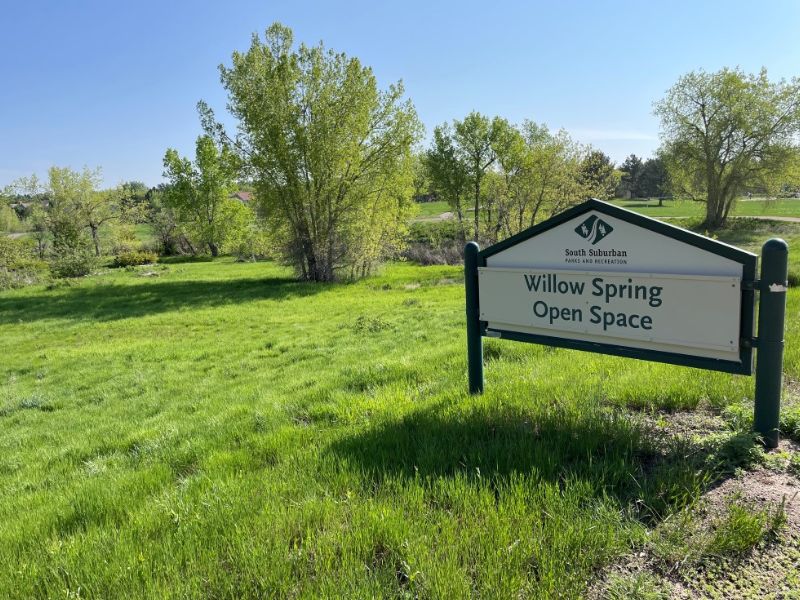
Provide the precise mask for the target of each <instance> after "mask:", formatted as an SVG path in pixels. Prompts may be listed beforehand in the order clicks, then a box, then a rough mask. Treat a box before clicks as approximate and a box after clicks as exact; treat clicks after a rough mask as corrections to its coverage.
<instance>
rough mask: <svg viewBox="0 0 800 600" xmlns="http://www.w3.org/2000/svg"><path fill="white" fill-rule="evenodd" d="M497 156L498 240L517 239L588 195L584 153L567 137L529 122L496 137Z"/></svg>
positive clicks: (562, 132)
mask: <svg viewBox="0 0 800 600" xmlns="http://www.w3.org/2000/svg"><path fill="white" fill-rule="evenodd" d="M496 152H497V156H498V159H497V162H498V165H499V172H500V174H501V175H502V179H501V180H500V181H501V182H502V184H501V185H499V186H497V187H496V189H495V190H493V191H492V192H493V194H494V195H495V198H496V200H495V201H496V203H497V206H498V224H497V225H498V228H497V232H498V235H499V233H500V232H501V231H502V232H503V233H505V235H507V236H511V235H514V234H515V233H518V232H520V231H522V230H523V229H525V228H526V227H532V226H533V225H535V224H536V223H537V222H539V221H541V220H543V219H546V218H548V217H550V216H552V215H553V214H555V213H557V212H559V211H561V210H563V209H565V208H567V207H568V206H570V205H572V204H575V203H577V202H580V201H581V200H583V199H584V198H586V196H587V195H589V194H588V188H587V187H586V186H585V185H584V184H583V183H582V177H581V165H582V162H581V156H582V152H583V151H582V149H581V147H580V146H579V145H578V144H576V143H575V142H573V141H572V140H571V139H570V137H569V136H568V135H567V134H566V132H564V131H559V132H557V133H555V134H553V133H551V132H550V131H549V130H548V129H547V127H546V126H544V125H538V124H537V123H534V122H532V121H525V122H524V123H523V125H522V127H521V129H518V130H517V129H516V128H514V131H508V132H506V133H504V134H502V135H499V136H498V137H497V141H496ZM495 181H497V179H495Z"/></svg>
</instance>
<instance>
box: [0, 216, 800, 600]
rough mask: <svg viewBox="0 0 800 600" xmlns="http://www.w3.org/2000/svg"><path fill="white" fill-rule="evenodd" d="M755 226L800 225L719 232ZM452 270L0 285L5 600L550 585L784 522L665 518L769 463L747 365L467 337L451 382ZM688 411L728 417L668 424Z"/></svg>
mask: <svg viewBox="0 0 800 600" xmlns="http://www.w3.org/2000/svg"><path fill="white" fill-rule="evenodd" d="M776 233H777V234H779V235H782V236H783V237H785V238H786V239H788V240H789V241H790V243H792V244H793V245H794V246H795V247H798V245H800V228H798V227H796V226H792V225H789V224H783V225H780V226H768V225H767V224H764V223H742V224H741V225H737V227H736V228H735V229H734V230H732V231H730V232H727V233H726V236H727V239H730V240H732V241H734V242H735V243H737V244H741V245H745V246H747V247H751V248H754V247H758V246H760V244H761V243H762V242H763V241H764V239H766V238H767V237H769V236H770V235H773V234H776ZM792 269H793V271H794V272H798V271H800V262H798V256H797V254H794V255H793V256H792ZM461 277H462V274H461V269H460V268H457V267H424V268H423V267H417V266H413V265H410V264H400V263H397V264H392V265H388V266H387V267H386V268H385V270H384V271H383V273H381V274H380V275H378V276H376V277H373V278H370V279H367V280H364V281H361V282H359V283H354V284H331V285H312V284H306V283H299V282H296V281H294V280H293V279H291V277H290V273H289V272H288V271H287V270H286V269H284V268H282V267H279V266H277V265H275V264H272V263H257V264H237V263H234V262H232V261H231V260H230V259H220V260H215V261H213V262H202V263H184V264H166V265H160V266H156V267H143V268H139V269H135V270H128V271H126V270H116V271H110V270H109V271H105V272H102V273H100V274H98V275H96V276H93V277H90V278H86V279H83V280H80V281H78V282H76V283H74V284H72V285H66V284H64V285H56V286H51V288H50V289H47V288H44V287H33V288H27V289H22V290H16V291H13V292H3V293H0V352H2V355H3V357H4V360H3V362H2V365H0V382H2V386H0V430H2V433H3V434H2V436H0V523H2V527H0V597H2V598H31V597H70V598H77V597H91V598H101V597H102V598H132V597H158V598H161V597H205V598H241V597H276V598H295V597H303V598H320V597H346V598H367V597H432V598H462V597H468V596H473V597H483V598H508V597H530V598H546V597H569V598H572V597H579V596H581V595H583V594H585V593H587V589H590V588H591V586H592V582H593V581H595V580H597V578H598V577H600V576H601V574H602V573H603V571H604V569H606V568H608V567H609V566H610V565H613V564H615V563H616V562H617V561H620V560H621V559H622V558H623V557H624V556H626V555H628V554H629V553H631V552H638V551H639V550H640V549H642V548H650V547H652V548H653V549H654V550H653V551H654V552H656V551H658V553H656V554H655V555H657V556H664V557H666V558H664V560H670V561H672V560H679V561H680V562H681V564H688V563H687V560H686V559H685V558H682V557H683V554H682V552H689V551H690V550H691V552H695V553H696V554H697V555H698V556H703V557H707V558H708V557H711V558H708V560H712V559H713V560H716V558H714V557H717V556H723V557H724V556H729V555H735V554H736V553H737V552H740V551H743V550H744V551H746V550H748V549H749V548H751V547H753V546H755V545H757V544H759V543H764V540H765V539H767V536H769V535H772V534H774V532H775V531H777V530H778V529H779V525H780V523H777V521H778V517H777V516H776V515H777V513H771V512H770V513H766V512H764V513H760V512H758V511H754V510H749V509H748V508H747V507H746V506H741V505H739V504H736V503H734V504H731V505H730V506H727V505H726V506H727V508H726V509H725V510H726V511H727V512H725V511H723V512H724V515H726V516H724V519H723V518H722V517H720V519H722V520H721V521H714V523H715V524H714V530H713V531H714V532H715V533H714V536H712V537H709V538H708V543H707V544H706V545H703V546H702V548H701V550H696V542H695V541H693V540H696V539H704V540H705V539H706V538H701V536H696V535H694V532H695V530H694V529H692V527H693V526H692V525H691V523H689V521H686V520H685V519H688V517H687V516H686V515H691V514H695V513H693V512H687V511H692V510H693V509H694V507H696V506H697V503H698V502H699V500H700V498H701V497H702V496H703V494H704V493H705V492H706V490H708V489H710V487H711V486H712V484H718V483H720V482H723V481H726V480H727V479H729V478H730V477H731V476H732V475H734V474H735V472H736V470H737V469H741V468H750V467H752V466H753V465H754V464H763V463H764V461H765V460H767V458H765V457H764V455H763V454H762V453H761V452H759V451H758V450H757V448H755V447H754V446H753V445H752V444H751V438H750V436H749V435H748V434H747V433H746V432H747V430H748V428H749V423H748V420H747V419H748V416H749V415H750V412H751V410H752V404H751V403H752V393H753V381H752V379H751V378H745V377H736V376H730V375H725V374H719V373H712V372H706V371H698V370H691V369H685V368H679V367H672V366H667V365H660V364H651V363H642V362H638V361H633V360H625V359H618V358H613V357H604V356H600V355H593V354H584V353H578V352H572V351H562V350H554V349H550V348H546V347H540V346H533V345H522V344H514V343H513V342H505V341H496V340H487V344H486V360H487V366H486V374H487V393H486V394H485V395H484V396H482V397H470V396H468V395H467V394H466V391H465V388H466V364H465V349H464V344H465V336H464V316H463V313H464V305H463V288H462V280H461ZM799 309H800V293H798V291H797V290H791V291H790V292H789V307H788V312H787V314H788V315H789V329H788V331H787V351H786V367H785V368H786V375H787V386H788V387H787V394H786V395H787V405H788V408H787V410H785V411H784V421H785V422H784V427H785V429H787V432H789V433H790V434H792V435H797V436H798V437H799V438H800V425H798V423H799V422H800V418H799V417H800V412H799V411H798V410H797V408H796V406H795V405H794V402H795V397H796V388H795V387H792V386H795V384H796V382H797V381H798V380H800V316H799V315H798V310H799ZM690 410H691V411H695V412H687V411H690ZM687 415H691V416H692V417H691V418H695V417H697V418H698V419H701V420H702V422H703V423H705V422H706V421H708V420H714V422H719V423H722V425H721V426H720V427H714V428H712V429H713V431H711V432H709V431H707V430H706V428H704V427H700V429H699V430H694V429H693V430H692V432H691V435H677V434H676V435H673V433H675V427H676V424H680V423H683V422H684V421H685V418H686V416H687ZM793 428H795V429H793ZM764 510H766V508H764ZM770 510H772V509H771V508H770ZM776 510H777V509H776ZM720 514H723V513H720ZM676 522H680V523H685V526H682V528H681V529H680V530H679V533H680V536H678V537H680V543H679V542H676V541H675V540H676V534H675V532H674V526H673V524H674V523H676ZM726 536H727V537H726ZM704 543H705V542H704ZM692 544H695V545H692ZM686 548H689V549H688V550H687V549H686ZM693 548H694V549H695V550H692V549H693ZM681 549H684V550H681ZM675 556H678V559H674V557H675ZM692 556H695V554H692ZM715 564H716V563H715ZM637 577H638V576H637ZM794 577H795V579H787V581H788V585H790V586H791V585H794V584H795V583H797V579H796V575H795V576H794ZM610 585H611V587H612V588H613V589H612V592H613V593H617V594H621V595H618V596H616V597H634V596H633V592H631V593H629V592H630V590H632V589H640V590H645V591H647V590H651V589H656V587H657V586H658V585H660V584H659V583H653V582H650V581H649V579H646V578H641V577H638V578H633V579H631V578H625V577H620V578H619V581H618V580H617V579H614V580H613V581H612V583H611V584H610ZM614 590H616V591H614ZM626 590H627V591H626ZM637 593H638V592H637ZM609 597H611V596H609Z"/></svg>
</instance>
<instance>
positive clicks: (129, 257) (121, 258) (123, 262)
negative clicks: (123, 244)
mask: <svg viewBox="0 0 800 600" xmlns="http://www.w3.org/2000/svg"><path fill="white" fill-rule="evenodd" d="M155 262H158V255H157V254H156V253H155V252H148V251H147V250H131V251H128V252H121V253H120V254H118V255H117V256H115V257H114V266H115V267H135V266H138V265H149V264H152V263H155Z"/></svg>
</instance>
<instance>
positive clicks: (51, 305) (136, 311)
mask: <svg viewBox="0 0 800 600" xmlns="http://www.w3.org/2000/svg"><path fill="white" fill-rule="evenodd" d="M329 288H330V285H327V284H314V283H308V282H303V281H298V280H296V279H290V278H271V279H232V280H227V281H146V282H137V283H135V284H127V283H123V284H120V283H93V284H92V285H78V286H76V287H67V288H61V289H56V290H52V291H46V292H42V291H37V292H35V293H34V294H25V295H21V296H5V297H3V296H0V323H17V322H19V321H38V320H44V319H72V320H84V319H89V320H98V321H107V320H115V319H127V318H130V317H141V316H145V315H150V314H156V313H163V312H170V311H175V310H181V309H185V308H192V309H199V308H207V307H215V306H223V305H226V304H236V303H244V302H252V301H257V300H287V299H290V298H297V297H303V296H310V295H313V294H317V293H320V292H323V291H325V290H327V289H329Z"/></svg>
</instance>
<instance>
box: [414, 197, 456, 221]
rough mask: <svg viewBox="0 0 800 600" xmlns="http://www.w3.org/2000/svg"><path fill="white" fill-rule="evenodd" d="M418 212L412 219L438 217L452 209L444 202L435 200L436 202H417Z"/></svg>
mask: <svg viewBox="0 0 800 600" xmlns="http://www.w3.org/2000/svg"><path fill="white" fill-rule="evenodd" d="M417 207H418V212H417V214H416V215H414V218H416V219H420V218H430V217H438V216H439V215H440V214H442V213H443V212H450V211H451V210H452V209H451V208H450V205H449V204H448V203H447V202H445V201H444V200H437V201H436V202H418V203H417Z"/></svg>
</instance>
